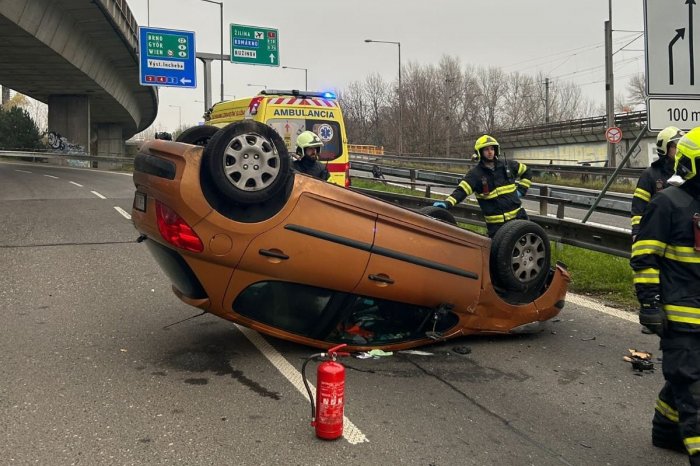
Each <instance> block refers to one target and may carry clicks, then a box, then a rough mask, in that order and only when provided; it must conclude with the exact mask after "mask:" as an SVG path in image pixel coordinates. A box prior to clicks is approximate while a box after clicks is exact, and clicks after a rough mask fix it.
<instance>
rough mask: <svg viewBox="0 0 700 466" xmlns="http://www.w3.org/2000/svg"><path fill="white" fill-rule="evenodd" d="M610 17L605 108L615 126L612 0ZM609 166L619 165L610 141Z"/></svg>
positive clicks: (609, 121) (613, 145)
mask: <svg viewBox="0 0 700 466" xmlns="http://www.w3.org/2000/svg"><path fill="white" fill-rule="evenodd" d="M608 8H609V13H608V14H609V15H610V19H609V20H608V21H606V22H605V108H606V115H607V120H606V123H607V127H608V128H612V127H613V126H615V78H614V75H613V57H612V2H610V3H609V4H608ZM608 166H609V167H615V166H617V161H616V160H615V144H613V143H611V142H608Z"/></svg>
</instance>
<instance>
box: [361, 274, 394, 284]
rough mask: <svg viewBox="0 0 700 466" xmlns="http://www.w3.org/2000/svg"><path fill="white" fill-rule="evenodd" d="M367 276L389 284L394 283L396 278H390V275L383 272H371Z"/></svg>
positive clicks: (374, 280)
mask: <svg viewBox="0 0 700 466" xmlns="http://www.w3.org/2000/svg"><path fill="white" fill-rule="evenodd" d="M367 278H369V279H370V280H372V281H373V282H379V283H386V284H387V285H393V284H394V280H393V279H391V278H389V276H388V275H384V274H383V273H380V274H379V275H375V274H369V275H368V276H367Z"/></svg>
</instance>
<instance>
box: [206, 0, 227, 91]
mask: <svg viewBox="0 0 700 466" xmlns="http://www.w3.org/2000/svg"><path fill="white" fill-rule="evenodd" d="M202 1H203V2H207V3H215V4H217V5H219V20H220V23H219V33H220V36H221V37H220V40H221V44H220V45H221V52H220V53H221V101H222V102H223V101H224V2H215V1H213V0H202Z"/></svg>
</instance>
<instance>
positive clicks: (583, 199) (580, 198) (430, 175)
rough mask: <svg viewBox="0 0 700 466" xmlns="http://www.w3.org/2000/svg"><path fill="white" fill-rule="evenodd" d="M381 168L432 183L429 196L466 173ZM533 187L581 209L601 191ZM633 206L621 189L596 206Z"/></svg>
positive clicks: (364, 167)
mask: <svg viewBox="0 0 700 466" xmlns="http://www.w3.org/2000/svg"><path fill="white" fill-rule="evenodd" d="M375 166H376V164H372V163H368V162H359V161H352V162H350V168H351V169H353V170H357V171H362V172H370V173H371V172H372V171H373V169H374V167H375ZM381 172H382V174H384V175H388V176H395V177H397V178H405V179H408V180H410V181H409V182H408V183H409V184H410V183H412V182H417V181H420V182H425V183H430V184H429V185H426V196H430V187H431V186H435V187H449V188H454V187H455V186H457V184H458V183H459V182H460V181H461V180H462V177H463V175H456V174H454V173H445V172H433V171H428V170H416V169H409V168H396V167H384V166H382V167H381ZM531 190H533V191H534V190H538V191H539V192H540V196H543V197H547V198H551V199H553V200H555V199H561V200H564V201H566V202H567V205H569V206H571V207H576V208H580V209H588V208H590V207H591V206H592V205H593V203H594V202H595V199H596V197H597V195H598V194H599V192H598V191H595V190H592V189H584V188H569V187H566V186H558V185H547V184H539V183H533V184H532V187H531ZM528 197H530V198H531V197H532V196H530V195H529V194H528V196H526V198H528ZM554 203H555V204H556V201H554ZM631 209H632V195H630V194H620V193H606V195H605V197H603V198H602V199H601V200H600V202H599V204H598V206H597V210H598V211H599V212H604V213H608V214H613V215H621V216H629V215H630V211H631Z"/></svg>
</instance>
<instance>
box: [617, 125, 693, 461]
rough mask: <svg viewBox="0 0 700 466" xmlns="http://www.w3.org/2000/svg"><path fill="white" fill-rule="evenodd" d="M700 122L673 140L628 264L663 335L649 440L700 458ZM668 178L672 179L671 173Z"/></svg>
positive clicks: (645, 311) (652, 326) (648, 322)
mask: <svg viewBox="0 0 700 466" xmlns="http://www.w3.org/2000/svg"><path fill="white" fill-rule="evenodd" d="M699 171H700V127H699V128H695V129H693V130H692V131H690V132H688V134H686V135H684V136H683V137H682V138H681V139H680V140H679V141H678V149H677V154H676V160H675V173H676V174H675V175H674V176H673V177H672V179H673V178H676V177H679V178H682V179H683V180H685V181H684V182H683V184H682V185H680V186H669V187H668V188H666V189H664V190H663V191H661V192H659V193H658V194H657V195H656V196H654V198H653V199H652V200H651V202H650V203H649V205H648V207H647V209H646V210H645V211H644V215H643V216H642V220H641V223H640V224H639V233H638V234H637V240H636V241H635V242H634V244H633V245H632V258H631V260H630V264H631V266H632V269H634V286H635V291H636V293H637V298H638V299H639V303H640V311H639V323H640V324H642V325H643V326H645V327H647V328H648V329H649V330H651V331H652V332H653V333H656V334H657V335H659V336H660V337H661V350H662V351H663V374H664V379H665V380H666V383H665V385H664V387H663V388H662V389H661V392H660V393H659V398H658V400H657V401H656V410H655V412H654V419H653V422H652V443H653V444H654V445H655V446H657V447H660V448H669V449H673V450H679V451H687V453H688V454H689V455H690V464H693V465H700V286H698V284H699V283H700V225H699V224H698V222H700V214H699V213H700V175H698V172H699ZM669 182H670V184H672V185H673V184H674V183H673V182H671V180H669Z"/></svg>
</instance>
